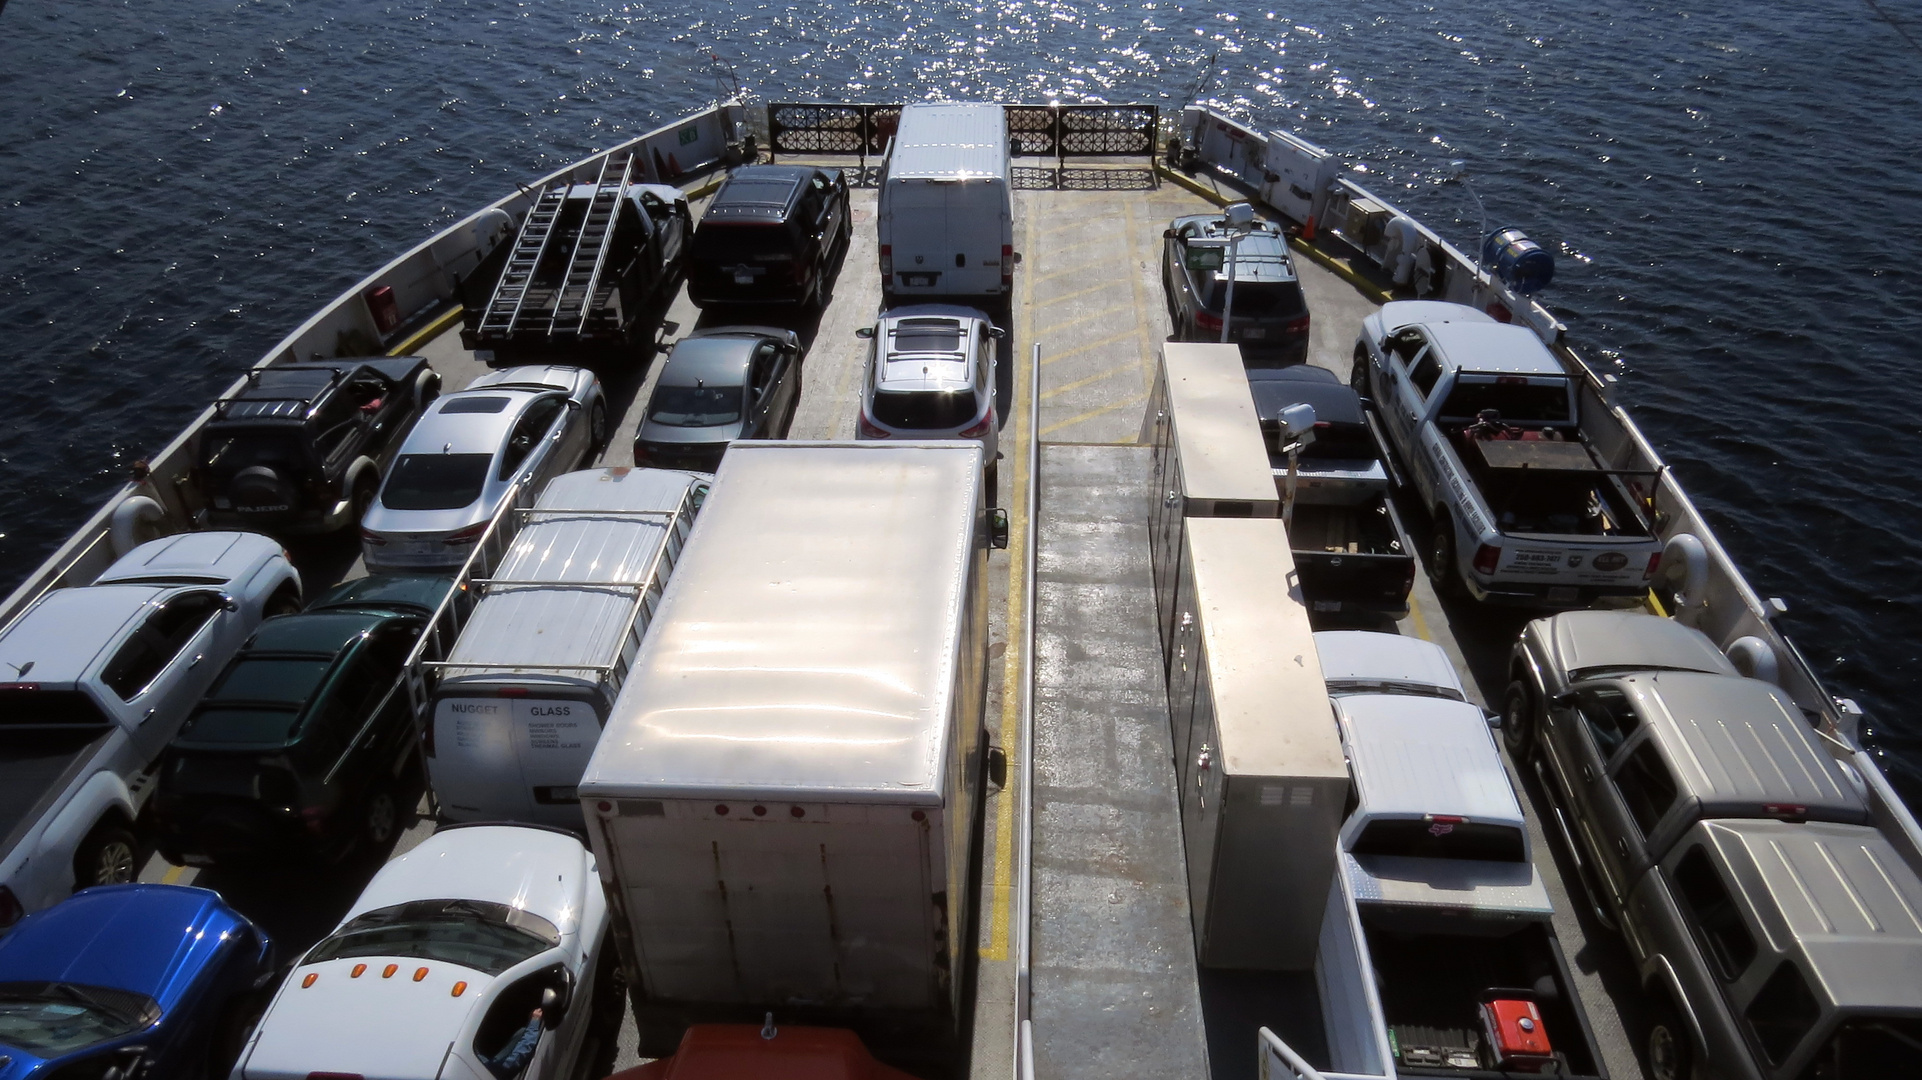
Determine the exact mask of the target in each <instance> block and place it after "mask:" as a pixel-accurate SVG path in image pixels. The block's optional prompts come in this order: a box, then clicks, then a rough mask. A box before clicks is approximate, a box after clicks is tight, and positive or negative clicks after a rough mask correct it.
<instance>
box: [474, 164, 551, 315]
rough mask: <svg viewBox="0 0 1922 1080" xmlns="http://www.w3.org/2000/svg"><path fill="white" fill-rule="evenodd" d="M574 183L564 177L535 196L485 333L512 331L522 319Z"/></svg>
mask: <svg viewBox="0 0 1922 1080" xmlns="http://www.w3.org/2000/svg"><path fill="white" fill-rule="evenodd" d="M571 186H572V185H571V184H569V183H567V182H565V181H563V182H562V183H559V184H556V185H554V186H553V187H551V188H548V189H547V190H546V191H543V192H541V194H540V198H538V199H536V200H534V208H533V209H532V210H530V211H528V213H527V220H526V221H525V222H523V223H522V224H521V234H520V237H519V239H517V240H515V241H514V252H513V254H512V255H510V256H509V257H508V260H507V269H506V270H504V271H502V273H501V281H500V285H499V286H498V287H497V288H496V289H495V290H494V299H493V300H491V301H490V302H489V303H488V305H487V314H486V315H484V316H483V317H482V318H481V324H480V332H481V333H482V334H483V335H490V334H508V333H512V332H513V330H514V327H515V325H516V324H517V323H519V322H520V317H521V308H522V307H524V306H525V305H526V303H527V294H528V291H529V290H530V289H532V288H533V286H534V271H535V270H536V269H538V268H539V267H540V264H541V256H542V255H544V254H545V253H546V251H547V242H548V241H549V240H551V239H552V238H553V236H554V226H555V223H556V222H558V221H559V220H560V216H561V209H562V207H564V206H566V205H567V191H568V188H569V187H571Z"/></svg>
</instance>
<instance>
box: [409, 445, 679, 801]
mask: <svg viewBox="0 0 1922 1080" xmlns="http://www.w3.org/2000/svg"><path fill="white" fill-rule="evenodd" d="M708 483H709V478H708V476H707V475H706V474H703V473H692V472H679V471H675V470H669V469H626V468H610V469H587V470H583V471H581V472H573V473H568V474H566V475H565V476H557V477H555V478H554V479H553V480H552V481H551V482H549V484H548V485H547V489H546V490H545V491H543V492H542V493H541V497H540V500H539V501H538V502H536V503H535V504H534V508H533V509H532V510H530V511H525V512H524V513H525V514H526V518H527V520H526V521H525V522H524V523H522V525H521V527H520V531H519V532H518V533H516V534H515V536H514V540H513V543H512V545H511V546H510V547H509V548H508V549H507V553H506V554H505V555H504V556H503V557H502V558H501V561H500V565H499V566H498V567H497V568H496V569H495V570H494V573H493V574H492V575H491V576H489V577H475V576H472V575H471V574H470V573H469V572H463V575H462V580H461V581H459V582H457V583H456V586H455V592H456V593H460V594H461V595H462V596H464V597H465V598H466V599H467V601H468V604H465V605H462V604H455V605H452V606H450V607H449V608H448V609H447V610H448V611H449V612H451V613H453V615H454V617H455V618H459V616H460V615H461V614H463V613H466V612H470V611H471V614H468V615H467V616H466V618H465V620H464V621H463V622H462V623H461V625H460V627H459V636H458V637H457V638H456V639H455V641H454V646H453V648H452V649H451V650H450V651H449V652H448V654H447V657H446V659H444V660H438V661H436V660H425V659H423V660H419V661H418V663H419V664H420V666H422V667H424V668H426V669H428V670H427V671H426V673H425V674H426V676H427V679H426V682H427V685H428V686H429V689H428V692H427V695H426V701H427V707H426V712H427V715H426V716H425V717H424V718H423V720H424V722H425V724H426V725H427V727H426V735H427V738H426V742H425V746H424V748H423V749H424V751H425V753H424V758H425V760H426V762H427V775H428V778H429V780H430V781H431V783H432V785H433V790H434V797H435V799H436V801H437V802H438V804H439V808H440V816H441V817H442V818H443V819H445V820H449V821H524V822H529V823H532V824H537V825H554V826H559V827H561V828H566V829H573V830H576V831H579V830H580V829H582V828H583V827H584V826H583V822H582V820H581V804H580V800H579V799H578V797H577V796H576V794H575V791H574V787H575V785H576V784H577V783H578V782H579V781H580V778H581V770H582V769H584V768H586V766H587V759H588V757H589V755H591V754H592V753H593V752H594V744H595V743H596V742H597V741H598V740H599V738H600V733H601V725H602V723H603V722H604V721H605V719H606V717H607V715H608V711H609V709H610V708H611V707H612V706H613V704H614V699H615V696H616V695H617V694H619V693H620V691H621V687H622V685H623V684H624V683H625V681H626V675H627V672H628V668H629V665H631V664H632V663H633V661H634V656H635V653H636V652H638V651H639V648H640V643H641V640H642V638H643V637H644V636H645V635H646V633H647V627H648V620H649V617H650V616H651V615H652V613H653V612H654V610H655V608H656V606H657V605H658V604H659V603H660V599H661V592H662V588H663V587H664V586H665V585H666V583H667V580H668V576H669V575H670V574H672V573H673V571H674V566H675V563H676V561H677V560H678V559H679V557H680V555H681V550H682V545H683V544H684V543H685V542H686V540H687V536H688V533H689V531H690V530H691V529H692V528H693V527H694V518H695V515H696V514H697V513H698V512H699V510H700V506H701V502H702V500H703V499H704V498H705V496H706V494H707V489H708ZM472 569H473V566H472V564H470V565H469V567H468V571H471V570H472ZM476 601H477V602H476Z"/></svg>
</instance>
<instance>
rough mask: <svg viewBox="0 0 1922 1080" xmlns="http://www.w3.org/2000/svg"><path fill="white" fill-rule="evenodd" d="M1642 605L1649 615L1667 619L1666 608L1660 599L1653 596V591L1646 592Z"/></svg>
mask: <svg viewBox="0 0 1922 1080" xmlns="http://www.w3.org/2000/svg"><path fill="white" fill-rule="evenodd" d="M1643 603H1644V605H1645V606H1646V607H1647V608H1648V613H1649V614H1650V615H1659V616H1661V617H1662V618H1664V619H1666V618H1668V608H1667V607H1666V606H1664V605H1663V604H1662V600H1661V597H1658V596H1656V595H1655V590H1654V589H1650V590H1648V596H1647V597H1646V598H1645V599H1644V600H1643Z"/></svg>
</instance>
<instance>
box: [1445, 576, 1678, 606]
mask: <svg viewBox="0 0 1922 1080" xmlns="http://www.w3.org/2000/svg"><path fill="white" fill-rule="evenodd" d="M1463 580H1465V581H1466V582H1467V583H1468V591H1469V592H1470V593H1471V594H1472V595H1473V596H1474V598H1475V599H1476V600H1479V601H1481V602H1482V603H1484V604H1494V605H1497V606H1501V607H1523V608H1536V609H1540V610H1546V611H1573V610H1575V609H1578V608H1586V607H1593V606H1594V605H1595V604H1597V603H1598V602H1601V601H1605V600H1616V601H1640V600H1641V599H1642V598H1643V597H1645V596H1647V595H1648V585H1646V584H1640V585H1554V584H1548V583H1542V584H1537V583H1535V582H1509V581H1497V582H1490V583H1486V584H1485V583H1483V582H1481V581H1477V580H1476V579H1475V578H1474V577H1472V576H1467V575H1464V578H1463Z"/></svg>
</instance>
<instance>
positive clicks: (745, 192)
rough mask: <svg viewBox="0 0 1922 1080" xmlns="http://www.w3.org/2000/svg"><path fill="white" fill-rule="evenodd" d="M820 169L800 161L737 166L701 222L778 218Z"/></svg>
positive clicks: (788, 208) (765, 220)
mask: <svg viewBox="0 0 1922 1080" xmlns="http://www.w3.org/2000/svg"><path fill="white" fill-rule="evenodd" d="M820 173H821V170H819V169H813V168H808V167H806V166H801V165H748V166H744V167H742V168H739V169H735V170H734V171H733V172H732V173H730V174H729V175H728V178H727V182H726V183H724V184H722V185H721V190H720V191H718V192H716V193H715V195H714V201H713V202H711V203H709V204H708V206H707V209H706V210H705V211H704V212H702V214H701V224H706V223H707V222H709V221H717V222H778V221H782V220H784V219H786V217H787V215H788V212H789V210H790V209H791V208H792V207H793V205H794V203H795V202H796V201H797V200H799V199H800V197H801V188H802V185H804V184H805V183H806V182H807V181H808V180H809V179H811V178H812V177H814V176H817V175H820Z"/></svg>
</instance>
